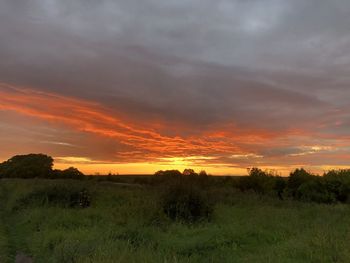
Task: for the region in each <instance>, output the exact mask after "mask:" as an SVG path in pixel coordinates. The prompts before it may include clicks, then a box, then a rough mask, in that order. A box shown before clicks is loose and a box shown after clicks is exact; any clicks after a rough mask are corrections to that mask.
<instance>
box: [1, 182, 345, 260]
mask: <svg viewBox="0 0 350 263" xmlns="http://www.w3.org/2000/svg"><path fill="white" fill-rule="evenodd" d="M142 180H145V179H141V181H140V177H138V176H135V177H129V178H128V179H125V178H121V179H120V181H121V182H122V183H124V184H135V183H136V184H138V185H140V184H141V187H140V186H138V187H135V186H133V185H120V184H116V183H113V182H108V181H107V182H103V183H102V182H98V181H96V180H85V181H74V180H42V179H40V180H39V179H28V180H22V179H3V180H0V213H1V216H0V262H4V263H7V262H14V258H15V256H16V254H18V253H23V254H25V255H27V256H30V257H32V258H33V260H34V262H39V263H40V262H42V263H49V262H59V263H62V262H81V263H85V262H128V263H129V262H152V263H153V262H254V263H255V262H276V263H277V262H278V263H280V262H315V263H316V262H317V263H319V262H349V259H350V247H349V244H350V207H349V205H346V204H337V205H324V204H323V205H322V204H314V203H302V202H296V201H289V200H284V201H280V200H278V198H273V197H269V196H259V195H257V194H253V193H241V192H239V191H238V190H237V189H234V188H232V187H229V186H226V187H224V186H218V187H212V188H211V190H210V191H211V193H210V194H211V196H212V198H215V199H216V204H215V207H214V212H213V217H212V219H211V221H210V222H205V221H203V222H197V223H193V224H184V223H179V222H172V221H170V220H169V219H168V218H167V217H166V216H165V215H164V214H163V213H162V211H161V208H160V207H159V202H158V201H159V192H161V191H162V189H161V188H160V187H157V186H152V185H148V184H143V183H144V181H142ZM116 181H118V180H116ZM52 186H62V187H66V188H71V187H75V188H85V189H87V191H88V192H89V194H90V197H91V200H90V201H91V206H90V207H88V208H85V209H82V208H64V207H61V206H60V204H57V205H53V204H47V203H42V202H38V201H37V199H35V198H36V195H35V194H33V193H38V189H44V188H49V187H52Z"/></svg>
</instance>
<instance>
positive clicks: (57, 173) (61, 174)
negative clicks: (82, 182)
mask: <svg viewBox="0 0 350 263" xmlns="http://www.w3.org/2000/svg"><path fill="white" fill-rule="evenodd" d="M52 174H53V178H57V179H82V178H84V177H85V175H84V174H83V173H82V172H80V171H79V170H78V169H77V168H74V167H69V168H68V169H65V170H62V171H61V170H54V171H53V172H52Z"/></svg>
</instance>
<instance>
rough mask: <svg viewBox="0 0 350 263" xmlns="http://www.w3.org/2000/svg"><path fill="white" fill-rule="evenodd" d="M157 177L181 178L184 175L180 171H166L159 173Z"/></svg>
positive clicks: (156, 174)
mask: <svg viewBox="0 0 350 263" xmlns="http://www.w3.org/2000/svg"><path fill="white" fill-rule="evenodd" d="M154 175H155V176H162V177H180V176H181V175H182V174H181V172H180V171H178V170H166V171H162V170H160V171H158V172H156V173H155V174H154Z"/></svg>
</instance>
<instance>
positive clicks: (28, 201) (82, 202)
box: [17, 186, 91, 208]
mask: <svg viewBox="0 0 350 263" xmlns="http://www.w3.org/2000/svg"><path fill="white" fill-rule="evenodd" d="M90 200H91V197H90V194H89V193H88V191H87V190H86V189H78V188H75V187H66V186H50V187H45V188H40V189H37V190H36V191H33V192H31V193H29V194H28V195H26V196H24V197H23V198H21V199H19V200H18V202H17V203H18V205H19V206H20V207H21V206H24V207H26V206H28V205H39V206H42V205H54V206H61V207H71V208H73V207H80V208H87V207H89V206H90V202H91V201H90Z"/></svg>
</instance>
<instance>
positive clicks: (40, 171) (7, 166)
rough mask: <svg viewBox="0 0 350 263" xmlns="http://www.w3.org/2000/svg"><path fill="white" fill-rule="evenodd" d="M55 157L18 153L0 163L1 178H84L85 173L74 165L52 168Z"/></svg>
mask: <svg viewBox="0 0 350 263" xmlns="http://www.w3.org/2000/svg"><path fill="white" fill-rule="evenodd" d="M52 167H53V158H52V157H51V156H48V155H45V154H27V155H16V156H14V157H12V158H10V159H9V160H7V161H5V162H3V163H0V178H1V177H3V178H52V179H69V178H70V179H82V178H83V177H84V174H83V173H82V172H80V171H79V170H78V169H76V168H74V167H70V168H68V169H66V170H63V171H61V170H52Z"/></svg>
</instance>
